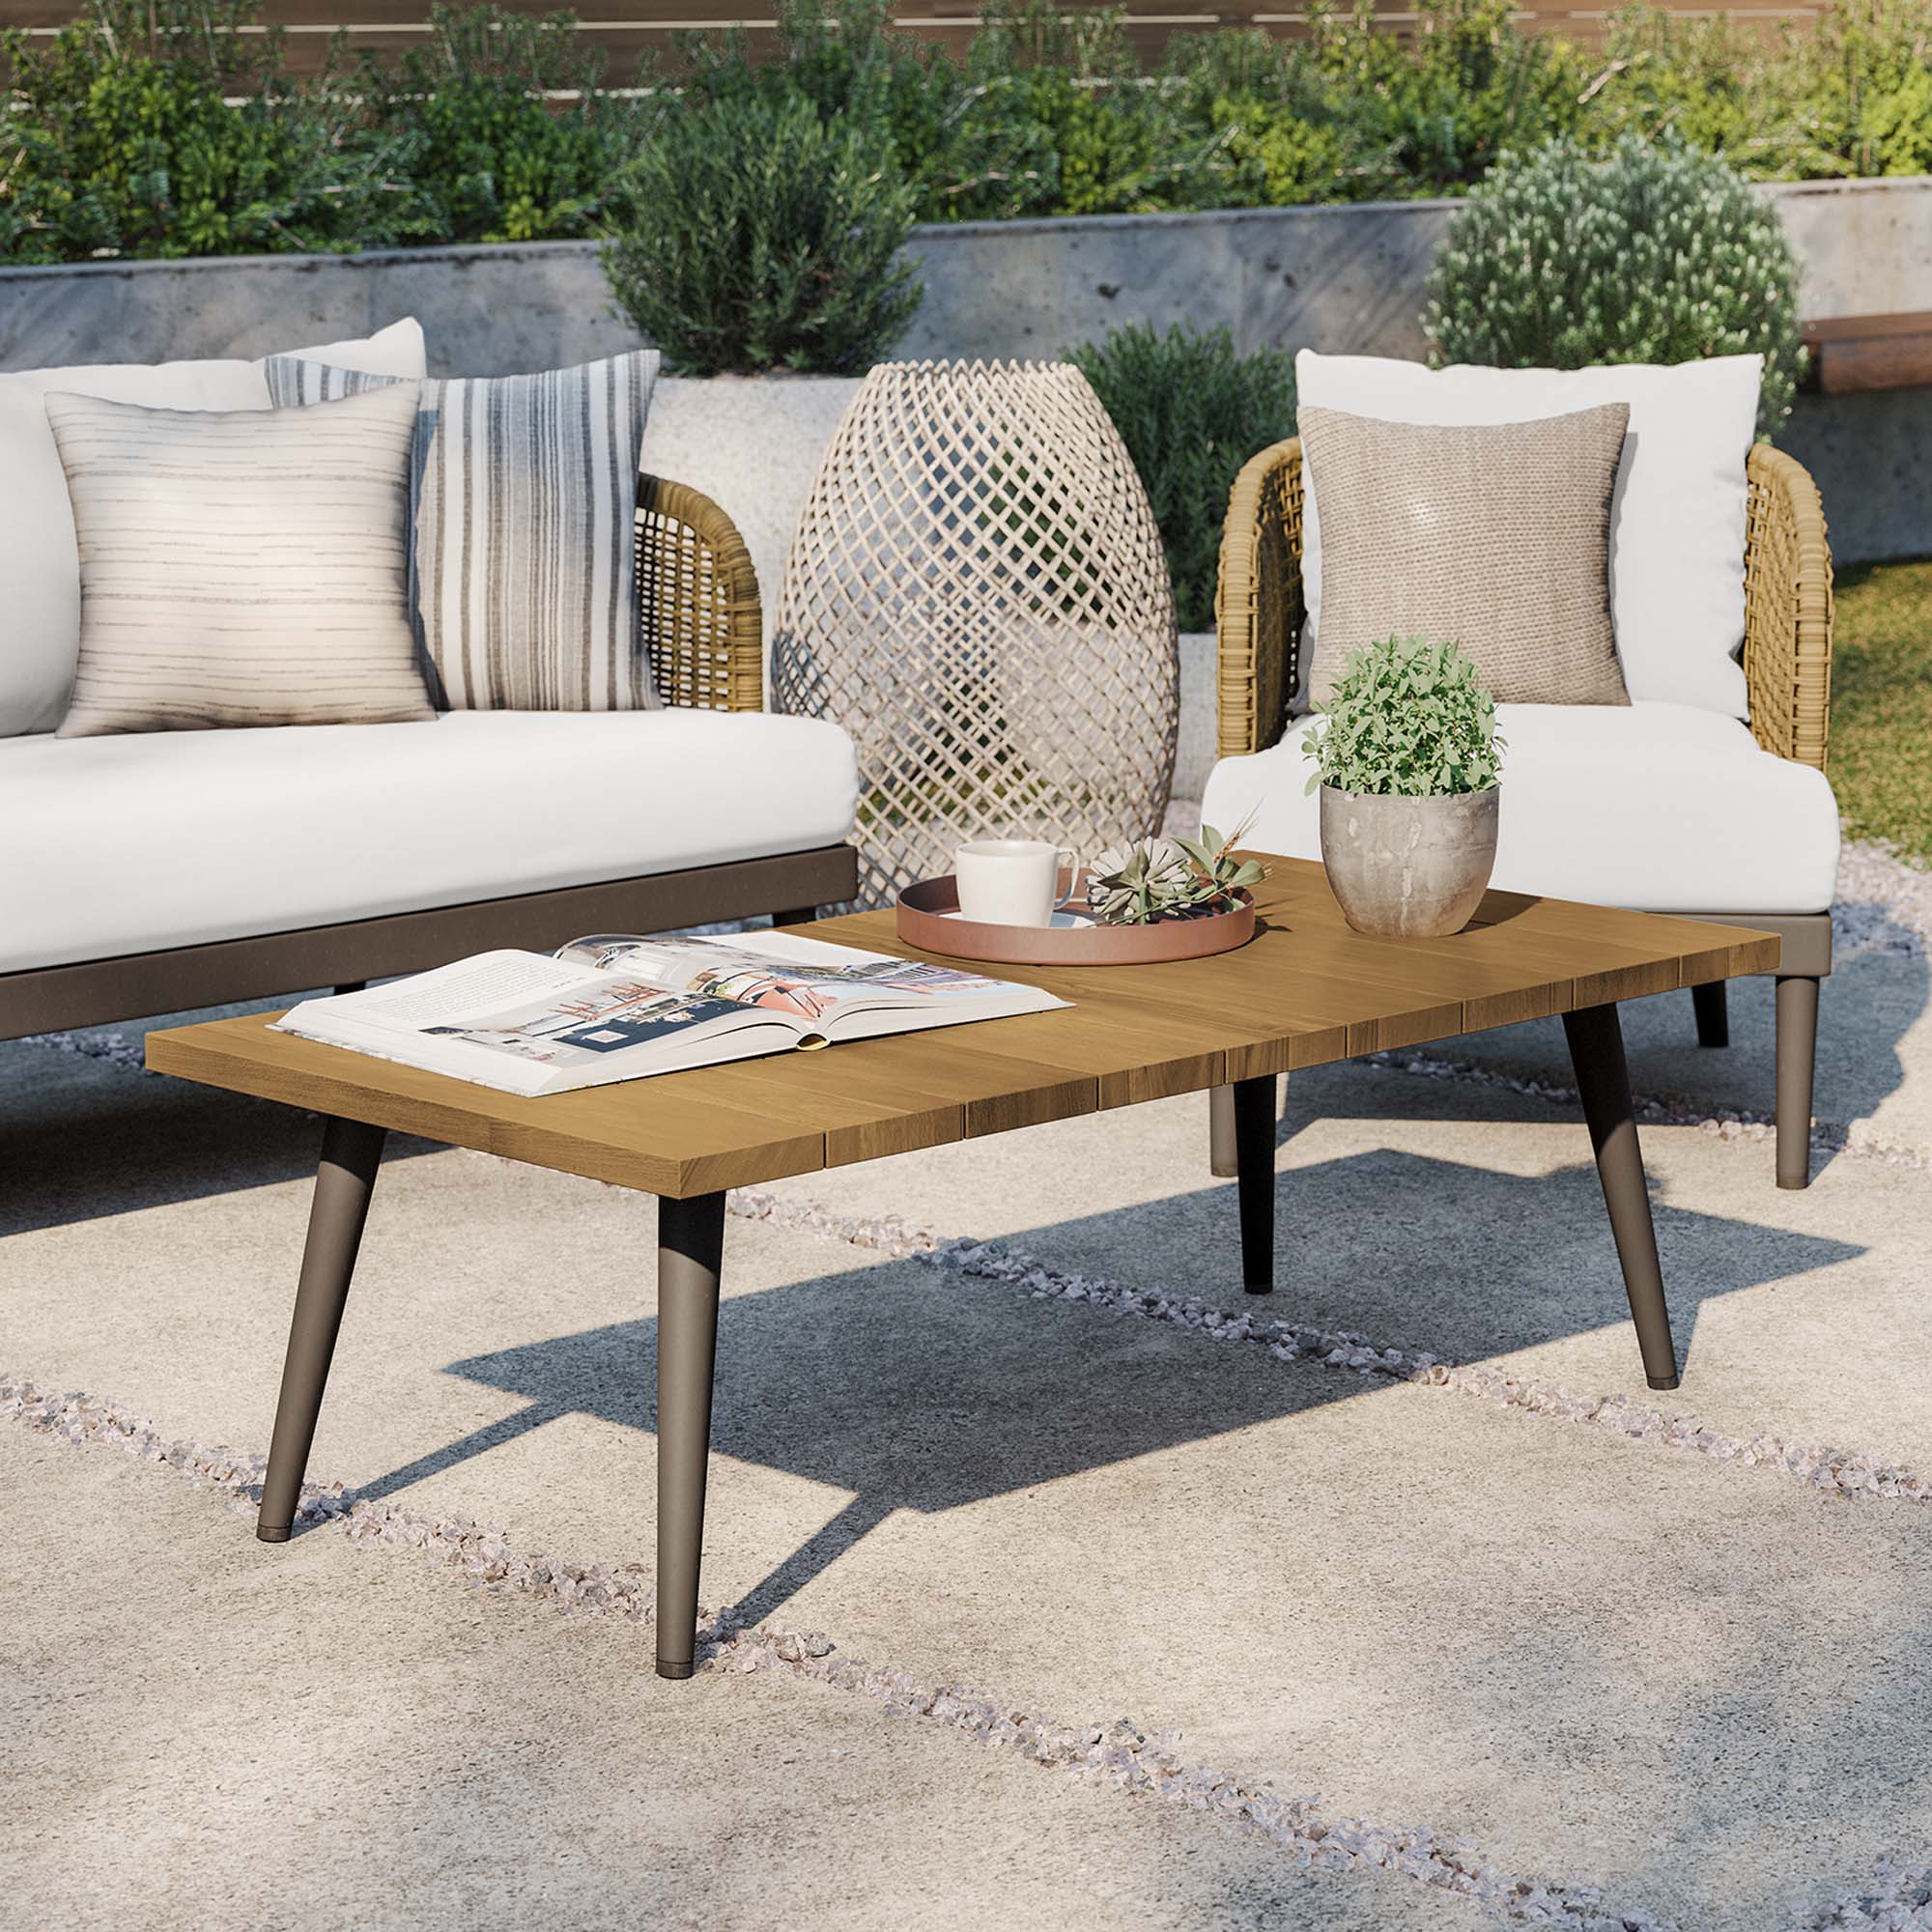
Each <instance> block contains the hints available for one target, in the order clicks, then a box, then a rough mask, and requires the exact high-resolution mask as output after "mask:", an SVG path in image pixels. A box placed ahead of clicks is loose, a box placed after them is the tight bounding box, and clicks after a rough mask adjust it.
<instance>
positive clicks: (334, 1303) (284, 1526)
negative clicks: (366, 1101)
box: [255, 1119, 386, 1543]
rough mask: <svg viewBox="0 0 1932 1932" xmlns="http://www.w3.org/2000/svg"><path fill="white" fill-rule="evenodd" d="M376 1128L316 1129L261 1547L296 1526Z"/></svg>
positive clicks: (345, 1124)
mask: <svg viewBox="0 0 1932 1932" xmlns="http://www.w3.org/2000/svg"><path fill="white" fill-rule="evenodd" d="M385 1138H386V1136H385V1134H384V1129H383V1128H381V1127H372V1126H369V1125H368V1124H367V1123H366V1122H361V1121H339V1120H332V1119H331V1120H330V1121H328V1122H327V1123H326V1124H325V1125H324V1127H323V1130H322V1160H321V1162H320V1164H319V1165H318V1166H317V1168H316V1171H315V1195H314V1199H313V1200H312V1202H311V1203H310V1206H309V1212H308V1241H307V1244H306V1246H304V1248H303V1249H302V1263H301V1278H300V1280H299V1282H298V1284H297V1287H296V1310H295V1315H294V1317H293V1318H292V1320H291V1321H290V1322H289V1350H288V1354H287V1355H286V1357H285V1358H284V1359H283V1363H282V1393H281V1397H280V1399H279V1400H278V1401H277V1403H276V1404H275V1433H274V1435H272V1436H271V1437H270V1442H269V1468H268V1473H267V1475H266V1476H265V1477H264V1478H263V1482H262V1508H261V1512H260V1514H259V1515H258V1516H257V1517H256V1519H255V1534H256V1535H257V1536H258V1537H260V1538H261V1539H262V1541H263V1542H264V1543H286V1542H287V1541H288V1540H289V1533H290V1531H291V1530H292V1529H293V1528H294V1526H295V1519H296V1504H297V1503H298V1501H299V1500H300V1497H301V1485H302V1476H303V1473H304V1472H305V1471H306V1469H307V1467H308V1452H309V1445H310V1443H312V1442H313V1441H314V1440H315V1423H316V1417H317V1416H319V1415H320V1414H321V1413H322V1392H323V1390H324V1388H325V1387H326V1386H327V1382H328V1364H329V1359H330V1357H331V1356H333V1354H334V1353H335V1337H336V1333H337V1331H338V1330H339V1329H340V1328H341V1326H342V1309H343V1304H344V1303H345V1302H346V1301H347V1300H348V1299H349V1282H350V1278H351V1276H353V1275H354V1274H355V1251H356V1249H357V1248H359V1247H360V1246H361V1244H362V1223H363V1221H364V1220H365V1219H366V1218H367V1216H368V1213H369V1197H370V1195H371V1194H372V1193H374V1192H375V1187H376V1170H377V1168H378V1166H379V1165H380V1164H381V1162H382V1158H383V1142H384V1139H385Z"/></svg>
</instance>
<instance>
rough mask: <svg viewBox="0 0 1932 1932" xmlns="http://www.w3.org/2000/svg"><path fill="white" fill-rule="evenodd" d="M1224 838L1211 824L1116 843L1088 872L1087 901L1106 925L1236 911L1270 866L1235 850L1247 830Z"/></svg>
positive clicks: (1238, 828)
mask: <svg viewBox="0 0 1932 1932" xmlns="http://www.w3.org/2000/svg"><path fill="white" fill-rule="evenodd" d="M1246 830H1247V826H1246V825H1245V824H1242V825H1238V826H1236V828H1235V830H1234V832H1232V833H1231V834H1230V835H1229V836H1228V837H1227V838H1223V837H1222V836H1221V835H1220V833H1218V832H1216V831H1215V830H1214V828H1213V827H1212V826H1211V825H1204V826H1203V827H1202V828H1201V837H1200V838H1140V839H1136V840H1135V841H1134V842H1133V843H1132V844H1130V845H1111V846H1109V847H1108V848H1107V850H1106V851H1104V852H1102V853H1101V854H1100V856H1099V857H1098V858H1097V859H1096V860H1094V864H1093V866H1092V867H1091V868H1090V869H1089V872H1088V875H1087V903H1088V906H1089V908H1090V910H1091V911H1092V912H1093V914H1094V918H1095V919H1097V920H1098V921H1100V923H1102V924H1103V925H1151V924H1153V923H1154V922H1155V921H1156V920H1163V919H1203V918H1206V917H1207V916H1208V914H1210V913H1217V912H1231V911H1233V909H1234V907H1235V905H1236V895H1237V894H1239V893H1243V892H1246V891H1248V890H1249V889H1250V888H1252V887H1254V886H1258V885H1260V884H1261V882H1262V881H1263V880H1264V878H1266V877H1267V867H1265V866H1264V865H1262V864H1261V862H1260V861H1259V860H1256V859H1237V858H1236V856H1235V854H1234V851H1233V849H1232V848H1233V847H1234V845H1235V844H1236V841H1237V840H1238V839H1239V838H1240V837H1241V835H1242V834H1243V833H1244V832H1246Z"/></svg>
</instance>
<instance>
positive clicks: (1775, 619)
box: [1745, 442, 1832, 772]
mask: <svg viewBox="0 0 1932 1932" xmlns="http://www.w3.org/2000/svg"><path fill="white" fill-rule="evenodd" d="M1745 473H1746V476H1747V479H1748V483H1749V491H1750V497H1749V508H1748V510H1747V518H1746V525H1745V686H1746V689H1747V691H1748V693H1749V701H1750V728H1751V735H1752V736H1753V737H1754V738H1756V740H1757V741H1758V743H1759V744H1760V745H1762V746H1763V747H1764V748H1765V750H1766V751H1767V752H1776V753H1777V755H1778V756H1779V757H1781V758H1795V759H1796V760H1797V761H1798V762H1799V763H1800V764H1805V765H1815V766H1817V768H1818V769H1819V770H1820V771H1821V772H1822V771H1823V770H1824V769H1825V753H1826V746H1827V740H1828V737H1829V735H1830V727H1831V708H1832V550H1831V546H1830V544H1829V543H1827V541H1826V538H1825V512H1824V509H1823V507H1822V506H1821V505H1820V503H1819V501H1818V486H1817V485H1816V484H1815V483H1813V482H1812V480H1811V477H1810V473H1809V472H1808V471H1807V470H1806V469H1805V468H1804V465H1803V464H1802V463H1799V462H1797V461H1796V460H1795V459H1794V458H1792V457H1789V456H1786V455H1784V454H1783V453H1782V452H1781V451H1778V450H1776V449H1773V448H1772V447H1771V445H1770V444H1769V443H1763V442H1760V443H1758V444H1756V445H1755V446H1754V447H1753V448H1752V450H1751V453H1750V458H1749V461H1748V462H1747V465H1746V466H1745Z"/></svg>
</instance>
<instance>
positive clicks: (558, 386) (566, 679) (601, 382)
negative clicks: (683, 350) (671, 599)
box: [263, 349, 658, 711]
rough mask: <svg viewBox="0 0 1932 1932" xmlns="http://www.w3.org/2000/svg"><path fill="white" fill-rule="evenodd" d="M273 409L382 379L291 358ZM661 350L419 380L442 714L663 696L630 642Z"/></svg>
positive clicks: (429, 649)
mask: <svg viewBox="0 0 1932 1932" xmlns="http://www.w3.org/2000/svg"><path fill="white" fill-rule="evenodd" d="M263 367H264V369H265V371H266V373H267V375H268V379H269V394H270V399H271V400H272V401H273V403H274V405H275V407H276V408H277V409H290V408H296V407H299V406H301V405H304V404H309V403H323V402H327V401H329V400H331V399H333V398H336V397H340V396H346V395H354V394H355V393H357V392H359V391H361V390H363V389H366V388H369V387H372V386H376V385H379V384H382V383H383V382H384V380H385V379H384V378H382V377H376V376H365V375H360V374H358V373H356V372H355V371H354V370H348V369H336V368H330V367H328V366H327V365H325V364H323V363H319V362H311V361H304V360H302V359H301V358H299V357H298V356H293V355H271V356H270V357H269V358H268V360H267V362H266V363H265V364H264V365H263ZM657 375H658V353H657V351H656V350H655V349H645V350H639V351H638V352H636V353H635V354H633V355H614V356H611V357H609V358H608V359H606V360H604V361H602V362H587V363H584V364H583V365H582V367H580V368H576V369H557V370H552V371H550V372H549V373H548V374H545V375H539V376H492V377H476V378H467V379H462V380H453V381H431V382H427V383H425V384H423V385H422V404H421V414H420V416H419V417H418V419H417V430H416V442H415V452H414V456H413V458H412V477H411V488H412V494H413V497H414V505H415V509H414V516H415V526H414V549H413V554H412V577H413V598H412V602H413V608H414V611H415V615H416V624H417V630H418V635H419V636H420V639H421V641H422V647H423V652H424V655H425V657H426V658H427V660H428V662H429V665H430V667H431V669H432V673H433V676H434V680H435V682H436V685H437V687H438V697H439V701H440V702H441V703H443V704H445V705H447V706H448V707H449V709H451V710H452V711H639V710H649V709H654V708H655V707H656V705H657V703H658V697H657V694H656V692H655V691H654V690H653V689H652V686H651V674H650V666H649V663H648V661H647V659H646V658H645V656H644V652H643V649H642V646H641V643H640V641H639V636H638V583H637V559H636V554H635V545H636V535H635V524H636V518H637V509H638V460H639V455H640V453H641V451H642V447H643V440H644V417H645V414H646V413H647V412H648V411H649V408H650V400H651V391H652V389H653V387H654V386H655V385H656V383H657Z"/></svg>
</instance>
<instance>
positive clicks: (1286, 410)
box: [1066, 323, 1294, 631]
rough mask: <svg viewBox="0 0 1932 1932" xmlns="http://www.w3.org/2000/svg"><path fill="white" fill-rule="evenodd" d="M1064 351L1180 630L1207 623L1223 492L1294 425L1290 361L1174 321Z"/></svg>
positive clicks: (1133, 326)
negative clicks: (1156, 547) (1149, 534)
mask: <svg viewBox="0 0 1932 1932" xmlns="http://www.w3.org/2000/svg"><path fill="white" fill-rule="evenodd" d="M1066 359H1067V360H1068V361H1069V362H1071V363H1073V364H1074V366H1075V367H1076V368H1078V369H1079V370H1081V372H1082V373H1083V374H1084V375H1085V376H1086V378H1087V380H1088V381H1089V382H1090V383H1092V384H1093V385H1094V389H1095V390H1096V391H1097V392H1098V394H1099V397H1100V400H1101V402H1103V403H1104V404H1105V405H1106V406H1107V413H1108V414H1109V415H1110V416H1112V417H1113V419H1114V427H1115V428H1116V429H1118V430H1119V431H1120V432H1121V440H1122V441H1123V442H1124V443H1125V444H1126V445H1127V454H1128V455H1129V456H1131V457H1132V458H1133V460H1134V468H1135V469H1138V470H1139V471H1140V476H1141V481H1142V482H1143V483H1144V484H1146V485H1147V493H1148V497H1149V499H1150V500H1151V502H1152V504H1153V515H1154V522H1155V523H1156V524H1158V525H1159V526H1160V536H1161V543H1162V545H1163V546H1164V548H1165V549H1166V551H1167V569H1168V575H1169V576H1170V577H1171V578H1172V579H1173V580H1174V602H1175V609H1176V613H1177V615H1178V616H1179V622H1180V628H1181V629H1182V630H1183V631H1206V630H1210V629H1211V628H1212V627H1213V623H1214V580H1215V575H1216V571H1217V569H1218V566H1219V561H1220V554H1221V522H1222V519H1223V517H1224V516H1225V515H1226V514H1227V509H1228V492H1229V490H1230V488H1232V487H1233V484H1234V481H1235V475H1236V471H1237V470H1238V469H1240V467H1241V465H1242V464H1243V463H1245V462H1246V461H1247V460H1248V458H1249V457H1251V456H1252V455H1254V453H1255V452H1256V451H1257V450H1259V449H1265V448H1266V447H1267V446H1268V444H1269V443H1271V442H1279V441H1280V440H1281V439H1282V438H1283V437H1285V436H1292V435H1293V433H1294V359H1293V356H1290V355H1285V354H1284V353H1282V352H1281V351H1280V350H1273V349H1262V350H1257V351H1256V352H1255V354H1254V355H1237V354H1236V350H1235V339H1234V337H1233V336H1232V335H1231V334H1230V333H1229V332H1228V330H1227V329H1225V328H1217V329H1211V330H1208V331H1206V332H1203V331H1200V330H1197V329H1194V328H1192V327H1182V326H1181V325H1179V323H1177V324H1176V325H1175V326H1174V327H1172V328H1170V329H1169V330H1168V332H1167V333H1166V334H1165V335H1159V334H1156V333H1155V331H1154V330H1153V329H1151V328H1150V327H1148V326H1147V325H1146V324H1145V323H1130V324H1129V325H1128V326H1127V327H1124V328H1117V329H1115V330H1114V331H1113V332H1112V333H1111V334H1109V336H1108V337H1107V339H1106V341H1105V342H1104V343H1098V344H1096V343H1092V342H1088V343H1083V344H1081V346H1080V347H1079V348H1077V349H1070V350H1068V351H1067V352H1066Z"/></svg>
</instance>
